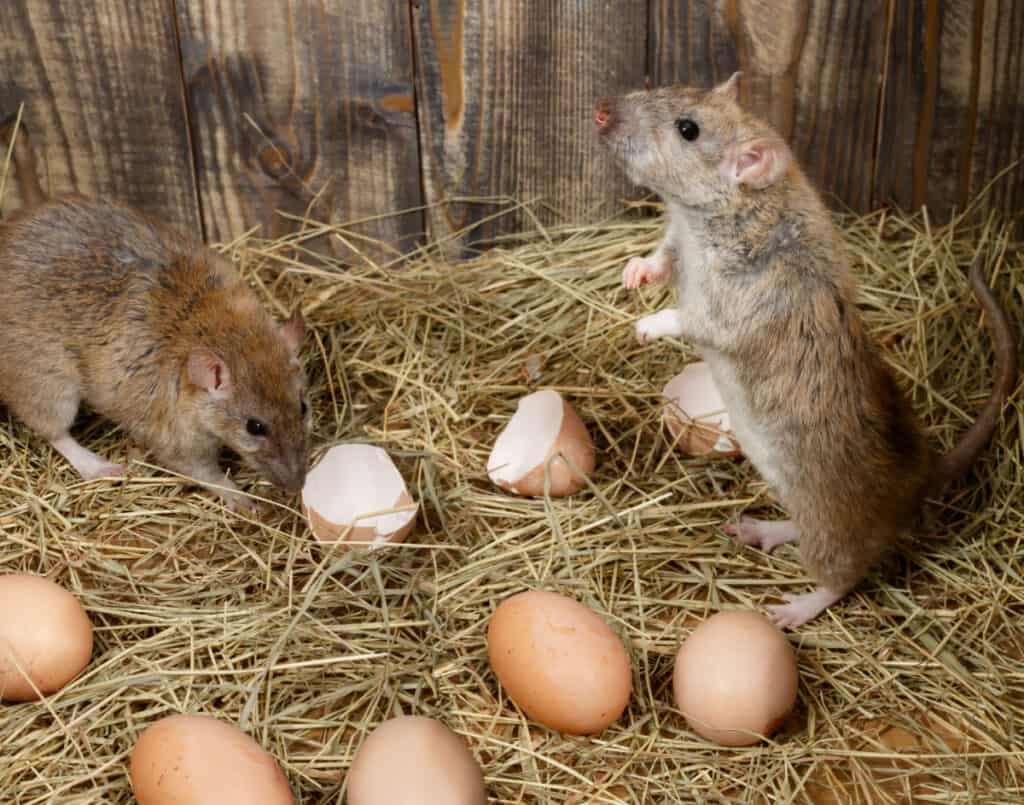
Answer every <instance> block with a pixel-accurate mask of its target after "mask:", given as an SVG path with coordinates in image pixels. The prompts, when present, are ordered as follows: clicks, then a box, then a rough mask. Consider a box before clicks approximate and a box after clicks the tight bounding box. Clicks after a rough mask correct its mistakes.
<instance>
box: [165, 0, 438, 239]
mask: <svg viewBox="0 0 1024 805" xmlns="http://www.w3.org/2000/svg"><path fill="white" fill-rule="evenodd" d="M178 17H179V27H180V35H181V52H182V64H183V72H184V76H185V81H186V86H187V88H188V98H189V108H190V117H191V126H192V139H193V142H194V147H195V151H196V164H197V171H198V179H199V188H200V193H201V199H202V206H203V217H204V220H205V222H206V228H207V231H208V233H209V235H210V237H211V238H212V239H215V240H222V241H223V240H229V239H231V238H234V237H236V236H238V235H239V234H241V233H242V232H244V231H246V230H247V229H250V228H251V227H253V226H256V225H262V228H263V233H264V234H265V235H267V236H272V237H276V236H279V235H281V234H283V233H284V232H287V231H290V230H292V229H294V227H295V224H294V223H293V222H290V221H288V220H285V219H284V218H282V217H281V216H279V215H276V213H275V211H277V210H281V211H283V212H286V213H290V214H292V215H299V216H301V215H303V213H304V212H305V211H306V209H307V208H308V207H309V206H310V205H311V204H312V203H313V202H314V198H317V201H316V204H315V206H314V207H313V211H312V215H313V217H314V218H316V219H317V220H322V221H330V222H334V223H344V222H349V221H356V220H360V219H365V218H369V217H373V216H381V215H384V214H389V213H395V212H398V211H400V210H408V209H409V208H413V207H418V206H420V205H421V192H420V180H419V155H418V150H417V139H416V117H415V101H414V97H413V65H412V54H411V47H410V34H409V11H408V7H407V6H406V5H405V3H401V2H388V3H380V2H376V1H375V0H289V1H288V2H280V3H253V2H248V1H247V0H178ZM354 229H356V230H357V231H358V232H359V233H360V234H362V235H364V236H365V237H367V238H376V239H379V240H382V241H383V242H385V243H387V244H389V246H390V247H391V248H393V249H398V250H406V249H408V248H410V247H411V246H412V245H413V244H414V243H415V241H416V239H417V237H418V236H419V235H420V234H421V233H422V231H423V214H422V212H421V211H416V212H411V213H407V214H404V215H400V216H394V215H392V216H391V217H388V218H385V219H381V220H376V221H372V222H368V223H366V224H363V225H360V226H357V227H354ZM354 243H355V242H354ZM330 245H331V246H338V245H339V244H338V242H337V241H332V243H331V244H330ZM355 245H356V246H357V247H359V248H360V249H363V248H368V249H369V252H370V253H371V254H372V255H373V256H374V257H377V258H380V257H381V256H386V252H387V250H384V254H383V255H382V250H380V249H376V248H373V247H372V246H371V245H370V244H368V243H367V242H365V241H363V242H359V243H355Z"/></svg>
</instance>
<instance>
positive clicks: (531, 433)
mask: <svg viewBox="0 0 1024 805" xmlns="http://www.w3.org/2000/svg"><path fill="white" fill-rule="evenodd" d="M564 414H565V406H564V405H563V403H562V396H561V395H560V394H559V393H558V392H557V391H551V390H546V391H535V392H534V393H533V394H528V395H526V396H525V397H523V398H522V399H521V400H519V405H518V406H517V407H516V412H515V414H514V415H513V416H512V419H510V420H509V422H508V424H507V425H506V426H505V429H504V430H503V431H502V432H501V433H499V434H498V438H497V440H496V441H495V442H494V449H493V450H492V451H491V457H490V458H489V459H488V460H487V473H488V475H490V476H491V480H492V481H494V482H495V483H500V482H504V483H507V484H512V483H515V482H516V481H518V480H519V479H520V478H522V477H523V476H524V475H526V474H527V473H528V472H530V470H532V469H534V467H537V466H539V465H540V464H542V463H543V462H544V460H545V459H546V458H547V457H548V453H549V452H550V451H551V446H552V445H553V444H554V441H555V439H556V438H557V436H558V432H559V431H560V430H561V429H562V417H563V416H564Z"/></svg>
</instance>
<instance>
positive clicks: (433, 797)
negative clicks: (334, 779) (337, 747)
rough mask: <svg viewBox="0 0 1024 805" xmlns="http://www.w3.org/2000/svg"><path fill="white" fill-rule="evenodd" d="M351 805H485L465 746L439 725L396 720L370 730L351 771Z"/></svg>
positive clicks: (407, 718) (476, 771) (431, 721)
mask: <svg viewBox="0 0 1024 805" xmlns="http://www.w3.org/2000/svg"><path fill="white" fill-rule="evenodd" d="M347 784H348V793H347V794H346V797H347V799H346V802H347V803H348V805H486V804H487V790H486V788H485V787H484V775H483V772H482V771H481V770H480V766H479V764H478V763H477V762H476V758H474V757H473V754H472V752H470V751H469V747H468V746H467V745H466V742H465V741H464V740H463V739H462V738H461V737H459V736H458V735H456V734H455V733H454V732H452V731H451V730H450V729H448V727H446V726H445V725H444V724H442V723H441V722H440V721H435V720H434V719H432V718H425V717H423V716H399V717H398V718H392V719H389V720H387V721H385V722H384V723H382V724H381V725H380V726H379V727H377V728H376V729H375V730H374V731H373V732H371V733H370V734H369V735H368V736H367V737H366V739H365V740H364V741H363V743H362V745H361V746H360V747H359V751H357V752H356V756H355V759H354V760H353V761H352V766H351V767H350V768H349V772H348V783H347Z"/></svg>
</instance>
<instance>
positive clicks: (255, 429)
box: [245, 419, 267, 436]
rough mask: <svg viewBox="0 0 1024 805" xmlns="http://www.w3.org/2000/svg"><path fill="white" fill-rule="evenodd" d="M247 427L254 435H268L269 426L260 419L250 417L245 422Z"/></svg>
mask: <svg viewBox="0 0 1024 805" xmlns="http://www.w3.org/2000/svg"><path fill="white" fill-rule="evenodd" d="M245 429H246V430H247V431H249V433H250V434H251V435H252V436H266V435H267V426H266V425H264V424H263V423H262V422H260V421H259V420H258V419H248V420H246V422H245Z"/></svg>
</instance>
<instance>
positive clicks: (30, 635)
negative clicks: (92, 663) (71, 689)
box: [0, 574, 92, 702]
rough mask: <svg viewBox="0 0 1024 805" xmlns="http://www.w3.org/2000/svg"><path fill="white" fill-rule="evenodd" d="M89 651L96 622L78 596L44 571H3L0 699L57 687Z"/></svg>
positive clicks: (74, 672)
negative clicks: (37, 574) (49, 577)
mask: <svg viewBox="0 0 1024 805" xmlns="http://www.w3.org/2000/svg"><path fill="white" fill-rule="evenodd" d="M91 656H92V623H91V622H90V621H89V616H88V615H86V614H85V610H84V609H83V608H82V605H81V604H80V603H79V601H78V599H77V598H75V596H73V595H72V594H71V593H69V592H68V591H67V590H65V589H64V588H63V587H61V586H60V585H58V584H55V583H54V582H52V581H50V580H49V579H47V578H44V577H42V576H31V575H19V574H11V575H4V576H0V700H3V701H8V702H27V701H33V700H35V699H38V698H39V695H38V694H37V693H36V690H38V691H39V692H40V693H42V694H44V695H45V694H50V693H54V692H56V691H58V690H60V689H61V688H62V687H64V686H65V685H66V684H67V683H68V682H70V681H71V680H72V679H74V678H75V677H76V676H78V675H79V674H80V673H81V672H82V670H83V669H84V668H85V666H86V665H88V664H89V658H90V657H91ZM33 685H34V686H35V688H33Z"/></svg>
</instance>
